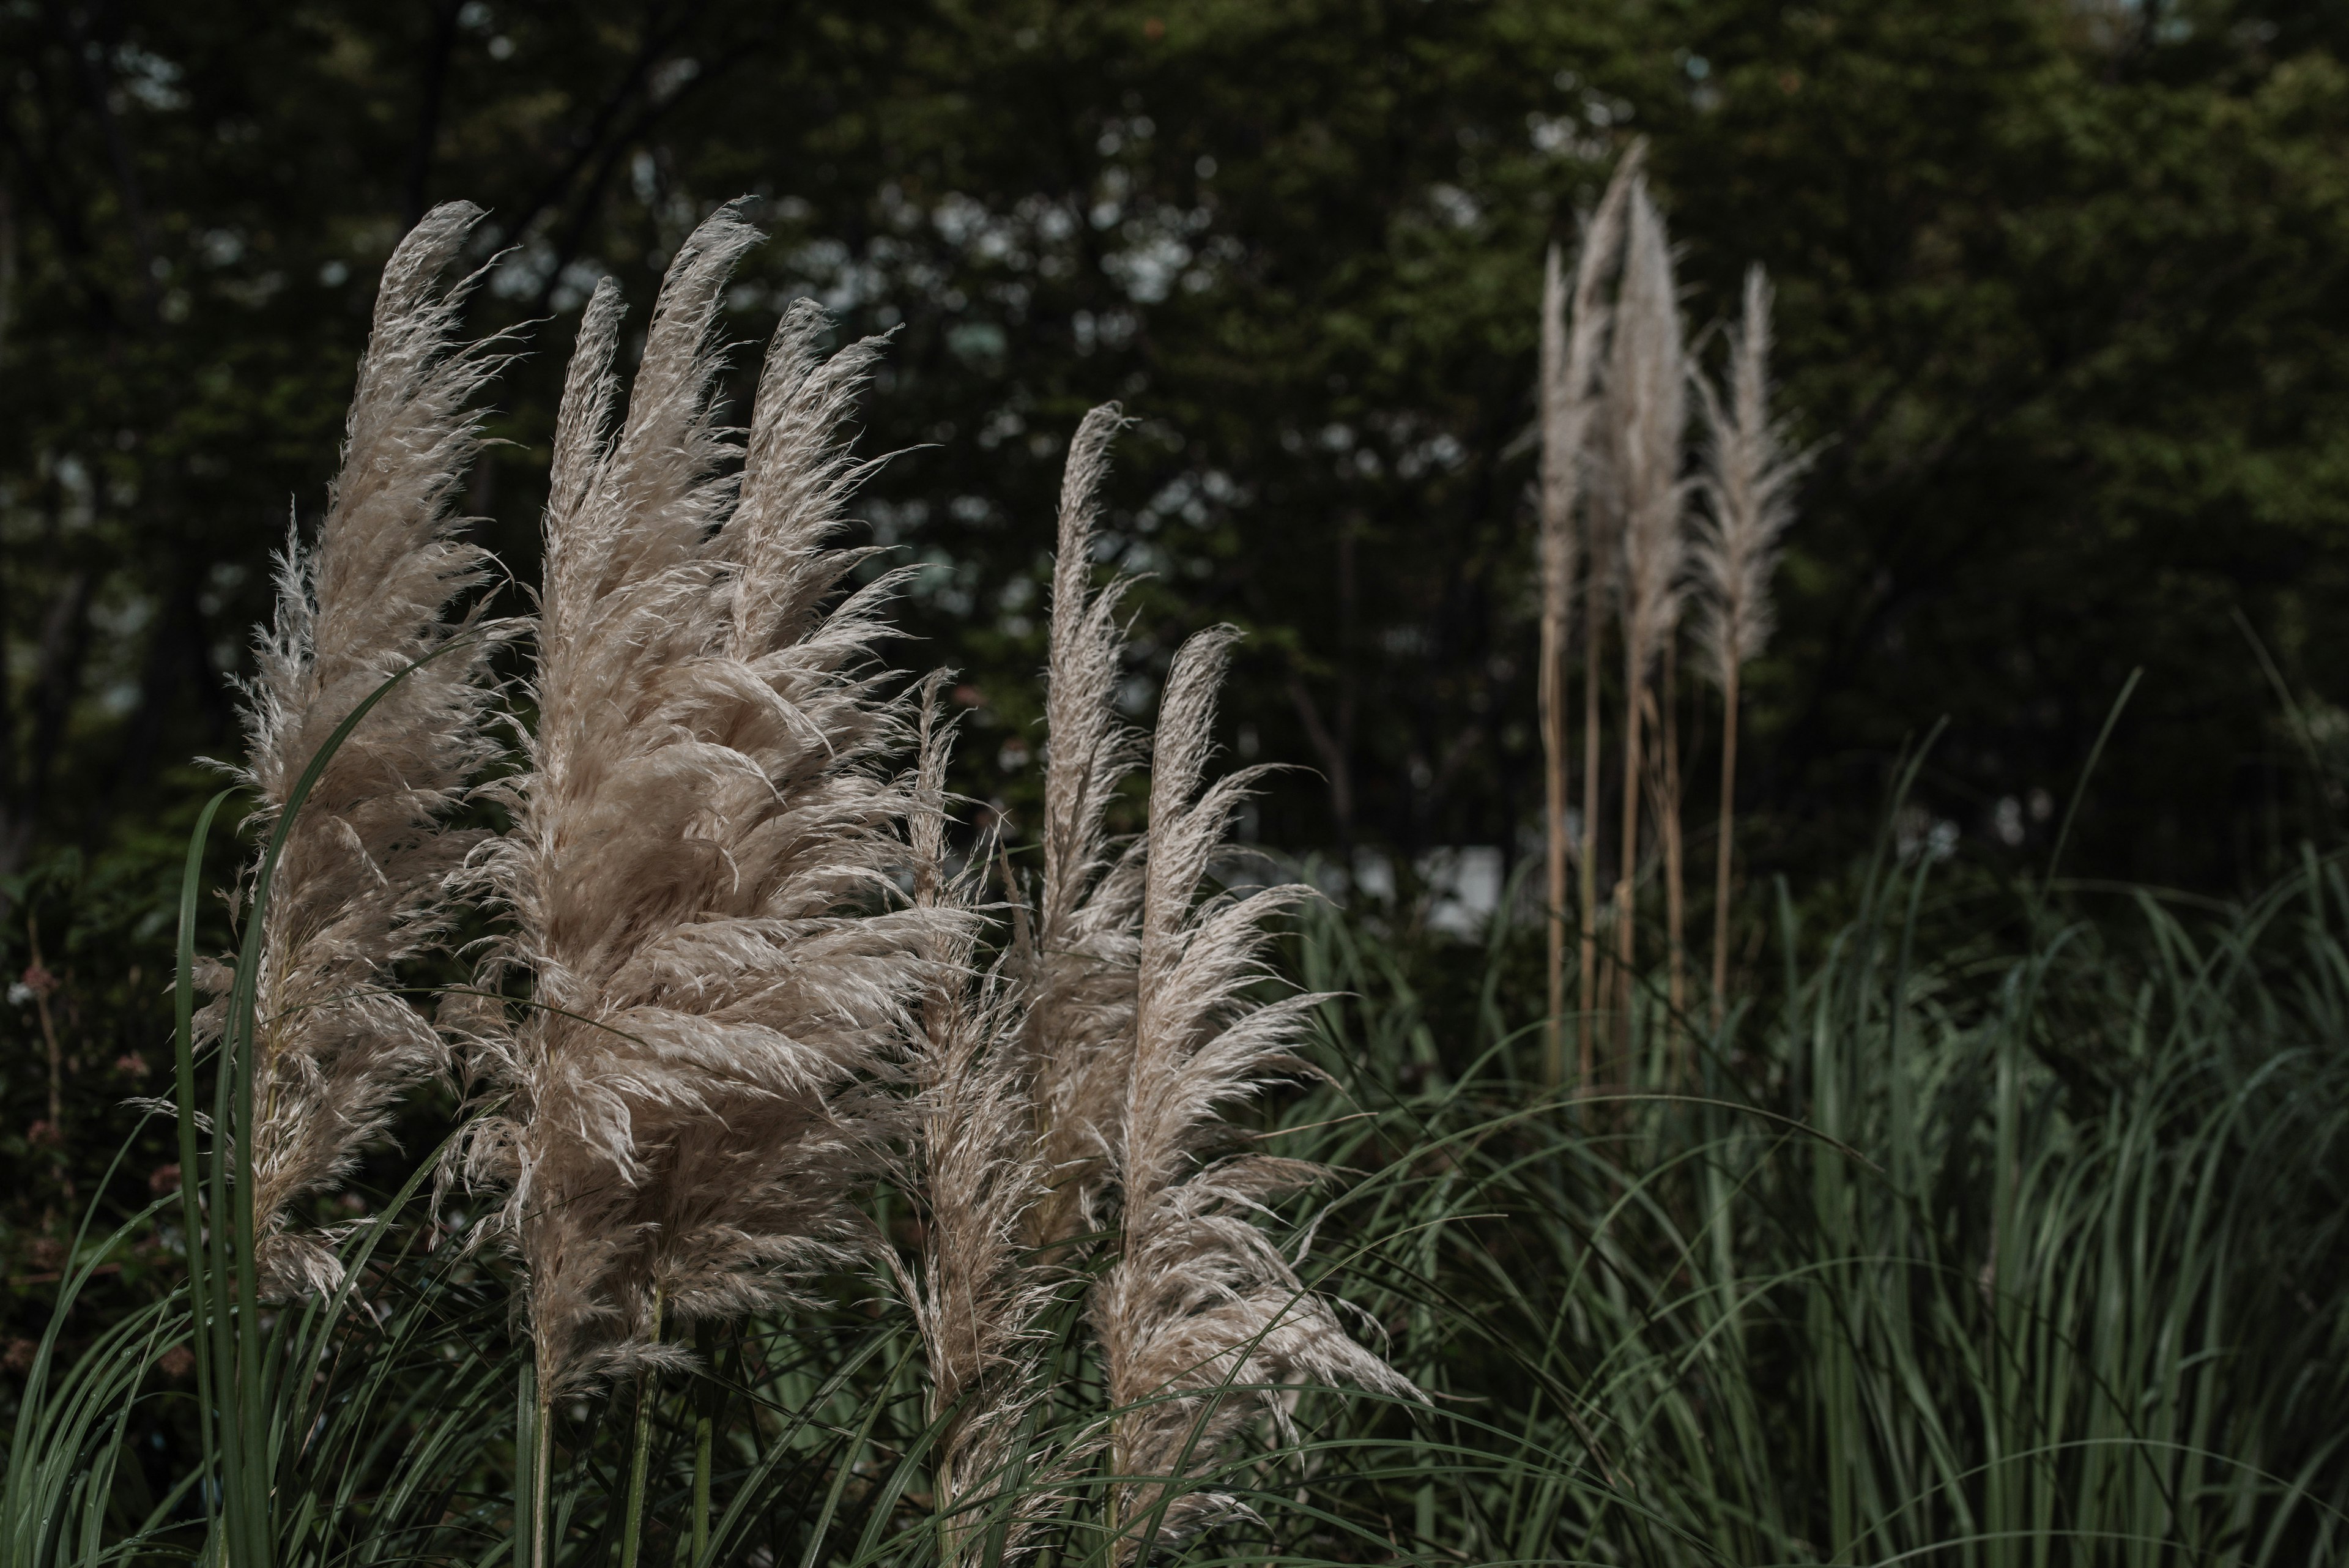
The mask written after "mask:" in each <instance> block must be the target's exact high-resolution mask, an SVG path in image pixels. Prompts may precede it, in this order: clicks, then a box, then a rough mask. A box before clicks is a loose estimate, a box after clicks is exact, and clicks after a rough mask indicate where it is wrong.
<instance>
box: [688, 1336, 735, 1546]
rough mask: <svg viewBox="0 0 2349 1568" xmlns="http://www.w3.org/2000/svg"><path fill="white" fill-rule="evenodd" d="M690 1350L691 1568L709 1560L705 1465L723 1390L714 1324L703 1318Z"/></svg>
mask: <svg viewBox="0 0 2349 1568" xmlns="http://www.w3.org/2000/svg"><path fill="white" fill-rule="evenodd" d="M693 1347H694V1349H695V1350H696V1351H697V1352H698V1353H699V1355H700V1356H701V1389H700V1398H699V1399H698V1401H697V1402H696V1407H695V1410H694V1413H693V1556H692V1557H691V1559H690V1560H689V1561H690V1562H691V1563H693V1565H694V1568H700V1564H701V1563H703V1562H704V1561H705V1560H707V1559H708V1557H709V1461H710V1455H711V1449H712V1447H713V1445H714V1444H715V1442H716V1440H717V1432H718V1406H719V1401H720V1400H721V1399H723V1398H725V1397H726V1389H725V1386H724V1385H723V1384H721V1383H719V1380H718V1324H716V1323H714V1322H712V1321H710V1320H709V1319H707V1318H705V1319H703V1320H702V1321H701V1322H700V1323H698V1324H694V1327H693Z"/></svg>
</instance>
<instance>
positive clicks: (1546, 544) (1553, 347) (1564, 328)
mask: <svg viewBox="0 0 2349 1568" xmlns="http://www.w3.org/2000/svg"><path fill="white" fill-rule="evenodd" d="M1644 151H1645V144H1644V143H1643V142H1634V143H1633V144H1632V146H1631V148H1630V151H1627V152H1626V153H1625V154H1624V155H1623V157H1622V159H1621V161H1619V162H1618V163H1617V165H1616V168H1615V173H1614V176H1613V178H1612V179H1610V180H1609V182H1608V185H1607V192H1606V194H1605V195H1604V196H1603V197H1601V198H1600V200H1599V207H1598V210H1597V211H1596V212H1595V213H1592V214H1591V215H1590V217H1589V219H1588V222H1586V223H1584V225H1583V234H1582V243H1581V245H1580V247H1579V250H1578V254H1577V256H1576V259H1575V267H1574V286H1573V289H1572V308H1571V313H1570V314H1569V310H1568V288H1567V284H1566V274H1565V266H1564V264H1563V262H1562V261H1561V259H1560V257H1559V254H1558V252H1557V247H1556V246H1555V245H1553V246H1552V247H1550V251H1549V254H1548V257H1547V261H1546V263H1545V265H1544V269H1543V274H1542V328H1541V389H1540V408H1541V414H1540V420H1541V580H1542V617H1541V670H1540V680H1539V682H1538V684H1539V701H1540V705H1541V713H1540V717H1541V732H1542V763H1543V797H1542V800H1543V829H1544V832H1545V834H1546V835H1547V839H1546V842H1545V846H1544V863H1543V864H1544V871H1545V874H1546V875H1545V882H1544V887H1545V888H1546V890H1547V898H1548V901H1547V904H1546V905H1545V908H1546V909H1547V910H1548V912H1549V913H1548V919H1549V1023H1548V1024H1547V1027H1546V1029H1545V1031H1544V1036H1543V1049H1544V1052H1545V1054H1544V1058H1543V1060H1544V1063H1545V1066H1544V1075H1545V1077H1546V1081H1547V1082H1548V1083H1549V1084H1550V1085H1552V1086H1553V1087H1556V1086H1557V1085H1562V1084H1563V1083H1564V1082H1565V1081H1566V946H1567V937H1568V932H1567V909H1568V887H1567V864H1568V857H1569V851H1570V849H1571V846H1570V844H1569V842H1568V839H1569V835H1568V826H1567V799H1568V795H1567V784H1568V767H1567V742H1568V735H1567V691H1566V678H1567V654H1568V641H1569V639H1570V636H1571V634H1572V631H1573V620H1574V587H1575V583H1574V576H1575V568H1576V555H1577V553H1578V552H1577V544H1578V540H1577V537H1576V534H1575V527H1576V522H1575V512H1576V507H1577V505H1578V503H1579V501H1580V500H1581V496H1582V492H1583V489H1584V478H1585V470H1586V468H1587V466H1588V454H1587V452H1586V450H1585V449H1586V447H1587V445H1588V439H1589V431H1590V422H1591V419H1592V416H1593V414H1594V413H1595V412H1596V410H1597V397H1596V393H1597V384H1598V375H1599V361H1600V355H1601V353H1602V351H1603V349H1604V347H1605V343H1606V336H1607V327H1608V322H1609V317H1610V312H1609V308H1608V306H1607V302H1606V298H1605V295H1604V293H1603V290H1604V286H1605V284H1606V282H1607V279H1608V277H1609V274H1610V272H1611V271H1612V269H1613V268H1614V267H1615V266H1616V265H1617V263H1618V258H1619V254H1620V252H1621V248H1622V231H1623V210H1624V204H1625V202H1626V201H1627V200H1628V197H1629V193H1630V182H1631V177H1632V176H1633V175H1634V174H1636V173H1637V172H1638V171H1639V168H1640V162H1641V161H1642V157H1643V154H1644ZM1596 556H1597V553H1596V552H1595V551H1594V552H1593V558H1594V562H1595V560H1596ZM1596 624H1597V623H1596V622H1593V623H1592V629H1591V631H1590V633H1589V635H1590V637H1591V639H1592V640H1593V645H1594V646H1595V645H1596V638H1597V630H1596ZM1591 717H1592V716H1589V715H1587V716H1586V722H1589V720H1590V718H1591ZM1594 733H1595V731H1594ZM1592 815H1593V814H1592V813H1590V812H1588V811H1586V812H1585V814H1584V817H1583V835H1584V840H1585V842H1584V844H1583V846H1582V849H1581V858H1582V859H1583V860H1585V861H1586V862H1587V861H1588V859H1589V857H1590V855H1591V852H1592V846H1591V845H1590V843H1589V842H1588V840H1589V837H1590V835H1591V826H1590V824H1591V820H1592ZM1594 886H1595V884H1594ZM1588 918H1589V912H1588V910H1585V911H1584V924H1585V925H1586V926H1587V925H1588ZM1588 993H1589V979H1588V975H1585V976H1584V979H1583V994H1584V995H1586V996H1587V995H1588ZM1580 1033H1588V1029H1587V1027H1586V1028H1585V1029H1584V1030H1583V1031H1581V1032H1580ZM1586 1076H1587V1073H1586Z"/></svg>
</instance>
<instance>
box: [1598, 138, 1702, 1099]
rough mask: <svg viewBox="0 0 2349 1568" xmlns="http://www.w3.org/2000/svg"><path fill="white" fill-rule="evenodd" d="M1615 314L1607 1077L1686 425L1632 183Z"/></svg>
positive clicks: (1663, 638)
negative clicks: (1617, 782)
mask: <svg viewBox="0 0 2349 1568" xmlns="http://www.w3.org/2000/svg"><path fill="white" fill-rule="evenodd" d="M1615 312H1616V326H1615V336H1614V341H1613V343H1612V344H1611V345H1610V350H1609V358H1608V374H1607V389H1606V399H1605V403H1604V407H1603V414H1602V418H1603V421H1604V428H1605V446H1604V452H1605V461H1606V465H1607V483H1608V484H1609V488H1610V490H1611V491H1612V493H1613V500H1614V505H1615V508H1616V510H1617V512H1618V513H1619V515H1620V516H1621V518H1622V529H1623V534H1622V539H1623V545H1622V585H1621V597H1622V622H1623V826H1622V840H1621V845H1620V852H1619V869H1618V872H1617V876H1616V882H1615V940H1616V951H1615V958H1616V976H1615V992H1616V995H1617V997H1618V999H1619V1006H1618V1008H1617V1010H1616V1011H1617V1016H1616V1047H1615V1056H1616V1062H1615V1065H1614V1068H1613V1070H1612V1073H1611V1074H1610V1077H1612V1076H1619V1075H1621V1074H1623V1073H1625V1072H1627V1071H1628V1070H1629V1066H1630V1060H1629V1059H1630V1052H1631V1047H1632V1033H1633V1024H1632V1010H1633V1003H1634V992H1633V978H1634V973H1635V971H1634V962H1635V960H1636V958H1637V956H1638V955H1637V940H1638V936H1637V932H1638V927H1637V922H1636V919H1635V915H1636V909H1635V898H1636V893H1637V884H1638V873H1639V862H1640V795H1641V794H1642V793H1643V792H1644V789H1645V785H1646V782H1647V781H1646V777H1645V774H1644V770H1643V767H1642V759H1641V751H1640V748H1641V742H1642V741H1643V739H1644V736H1643V733H1642V730H1641V725H1640V719H1641V715H1642V713H1643V711H1645V709H1646V708H1647V707H1648V706H1650V705H1651V703H1652V702H1653V701H1654V699H1653V696H1652V694H1651V692H1650V691H1649V689H1648V683H1649V678H1650V674H1651V671H1652V670H1653V669H1654V667H1655V662H1656V659H1657V658H1658V656H1659V655H1661V652H1662V651H1663V649H1664V647H1665V645H1666V644H1667V643H1668V642H1669V641H1670V640H1671V636H1672V631H1673V628H1674V627H1675V626H1676V625H1677V623H1678V621H1679V617H1680V601H1681V569H1682V556H1683V543H1682V515H1683V512H1684V505H1683V498H1684V489H1683V486H1682V480H1681V474H1680V471H1681V441H1682V433H1683V431H1684V427H1685V425H1686V422H1687V416H1686V400H1685V397H1684V395H1683V394H1684V388H1685V374H1686V373H1685V370H1684V368H1683V364H1682V347H1681V344H1682V332H1681V317H1680V302H1679V299H1678V297H1677V295H1676V291H1675V288H1674V285H1673V282H1672V260H1671V243H1670V241H1669V239H1668V237H1667V236H1666V234H1665V231H1664V220H1663V214H1662V213H1661V212H1660V211H1658V209H1657V207H1656V203H1655V200H1654V198H1653V197H1652V196H1651V195H1650V194H1649V192H1648V187H1647V182H1646V181H1645V180H1644V179H1640V180H1635V181H1634V182H1633V184H1632V190H1631V196H1630V214H1629V218H1628V221H1627V224H1626V229H1625V235H1624V248H1623V285H1622V289H1621V292H1620V294H1619V296H1618V298H1617V301H1616V307H1615Z"/></svg>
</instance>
